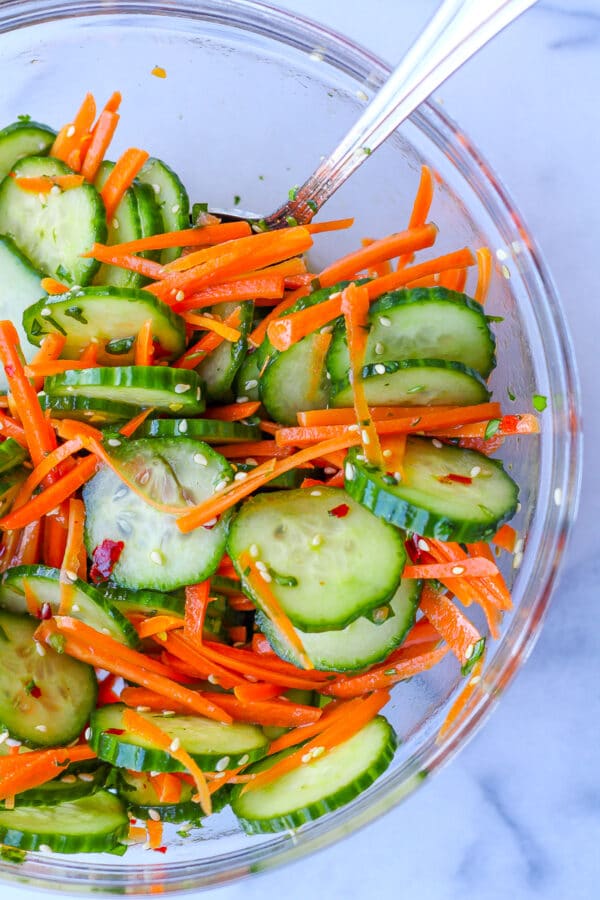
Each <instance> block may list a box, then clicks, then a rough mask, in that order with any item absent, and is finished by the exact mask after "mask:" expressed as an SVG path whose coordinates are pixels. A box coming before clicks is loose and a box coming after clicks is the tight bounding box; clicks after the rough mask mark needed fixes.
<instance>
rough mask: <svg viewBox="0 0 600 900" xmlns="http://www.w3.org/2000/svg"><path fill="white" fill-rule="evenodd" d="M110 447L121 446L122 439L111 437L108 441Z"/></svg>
mask: <svg viewBox="0 0 600 900" xmlns="http://www.w3.org/2000/svg"><path fill="white" fill-rule="evenodd" d="M106 443H107V444H108V446H109V447H120V446H121V441H120V440H119V439H118V438H109V439H108V440H107V442H106Z"/></svg>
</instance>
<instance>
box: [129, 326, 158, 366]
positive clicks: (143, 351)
mask: <svg viewBox="0 0 600 900" xmlns="http://www.w3.org/2000/svg"><path fill="white" fill-rule="evenodd" d="M153 327H154V320H153V319H146V321H145V322H144V324H143V325H142V327H141V328H140V330H139V331H138V335H137V337H136V339H135V359H134V363H135V365H136V366H151V365H152V360H153V359H154V340H153V336H152V329H153Z"/></svg>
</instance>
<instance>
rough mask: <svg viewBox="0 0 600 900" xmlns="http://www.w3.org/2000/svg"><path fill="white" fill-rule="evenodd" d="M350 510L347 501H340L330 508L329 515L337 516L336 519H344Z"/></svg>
mask: <svg viewBox="0 0 600 900" xmlns="http://www.w3.org/2000/svg"><path fill="white" fill-rule="evenodd" d="M349 512H350V507H349V506H348V504H347V503H340V505H339V506H334V507H333V509H330V510H328V515H330V516H335V518H336V519H343V518H344V517H345V516H347V515H348V513H349Z"/></svg>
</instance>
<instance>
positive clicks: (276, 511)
mask: <svg viewBox="0 0 600 900" xmlns="http://www.w3.org/2000/svg"><path fill="white" fill-rule="evenodd" d="M363 513H364V510H363V509H362V508H361V506H360V505H359V504H358V503H355V502H354V501H353V500H352V499H351V498H350V497H349V496H348V495H347V494H346V492H345V491H343V490H342V489H340V488H330V487H329V488H328V487H323V488H319V489H318V490H314V491H309V490H296V491H277V492H274V493H270V494H259V495H257V496H255V497H252V498H251V499H250V500H248V501H247V502H246V503H245V504H244V506H243V507H242V509H241V510H240V512H239V514H238V515H237V517H236V519H235V520H234V522H233V525H232V527H231V531H230V534H229V538H228V542H227V545H228V552H229V555H230V557H231V559H232V561H233V564H234V566H235V568H236V570H237V572H238V574H239V576H240V578H241V580H242V584H243V586H244V592H245V593H247V594H248V596H250V597H252V600H253V601H254V603H255V604H256V605H257V607H259V608H261V598H260V596H259V595H258V594H257V593H256V592H255V591H253V590H252V588H251V587H250V585H249V583H248V581H247V579H246V577H245V571H244V567H243V566H242V565H241V563H240V557H241V556H242V554H243V553H249V552H250V549H251V548H252V550H253V553H254V558H257V559H259V560H260V561H262V562H263V563H264V564H265V566H266V567H267V573H268V575H269V579H270V580H269V588H270V589H271V591H272V592H273V594H275V596H276V598H277V600H278V601H279V603H280V604H281V606H282V607H283V609H284V611H285V613H286V615H287V616H288V617H289V618H290V619H291V621H292V622H293V624H294V625H296V626H297V627H298V628H301V629H302V630H303V631H331V630H335V629H339V628H344V627H345V626H346V625H348V624H349V623H350V622H352V621H354V619H357V618H358V617H359V616H362V615H365V614H366V613H368V612H370V611H371V610H372V609H375V608H376V607H378V606H381V605H382V604H384V603H387V601H388V600H390V599H391V597H393V595H394V593H395V591H396V589H397V587H398V584H399V583H400V577H401V575H402V570H403V568H404V564H405V561H406V553H405V550H404V543H403V540H402V535H401V534H400V532H399V531H397V530H396V529H395V528H391V527H389V526H388V527H385V528H381V527H379V526H380V525H381V524H384V523H382V522H381V521H379V522H378V521H377V519H376V518H374V517H373V516H370V515H369V516H365V515H363ZM257 551H258V554H257Z"/></svg>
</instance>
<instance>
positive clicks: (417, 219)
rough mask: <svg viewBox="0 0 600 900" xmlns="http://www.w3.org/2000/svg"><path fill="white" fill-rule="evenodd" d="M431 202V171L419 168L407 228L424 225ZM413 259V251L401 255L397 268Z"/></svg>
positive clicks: (422, 167)
mask: <svg viewBox="0 0 600 900" xmlns="http://www.w3.org/2000/svg"><path fill="white" fill-rule="evenodd" d="M432 200H433V177H432V174H431V169H430V168H429V166H421V178H420V180H419V187H418V188H417V193H416V194H415V200H414V204H413V208H412V212H411V214H410V219H409V220H408V227H409V228H417V227H418V226H419V225H424V224H425V223H426V221H427V218H428V216H429V210H430V209H431V203H432ZM414 257H415V254H414V251H413V252H409V253H404V254H402V255H401V256H400V258H399V259H398V268H399V269H401V268H403V267H404V266H407V265H408V264H409V263H410V262H412V261H413V259H414Z"/></svg>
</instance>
